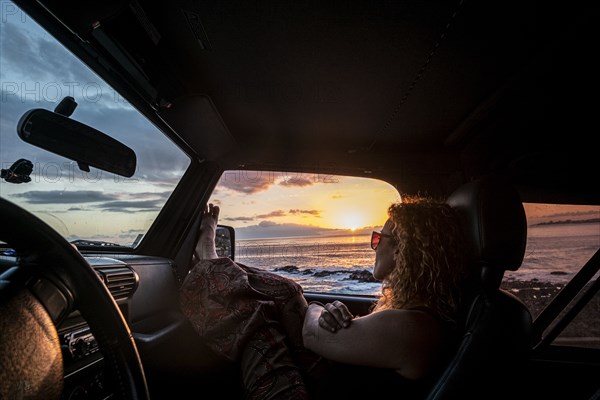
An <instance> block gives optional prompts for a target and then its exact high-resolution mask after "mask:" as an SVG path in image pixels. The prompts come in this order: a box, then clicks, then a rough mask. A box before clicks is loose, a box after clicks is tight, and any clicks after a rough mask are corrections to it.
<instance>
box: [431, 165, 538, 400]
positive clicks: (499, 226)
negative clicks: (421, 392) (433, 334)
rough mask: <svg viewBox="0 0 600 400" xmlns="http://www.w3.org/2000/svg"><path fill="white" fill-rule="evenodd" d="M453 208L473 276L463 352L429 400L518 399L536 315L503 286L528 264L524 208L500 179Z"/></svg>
mask: <svg viewBox="0 0 600 400" xmlns="http://www.w3.org/2000/svg"><path fill="white" fill-rule="evenodd" d="M447 202H448V204H450V205H451V206H452V207H454V208H455V209H456V210H457V211H458V212H459V214H460V217H461V219H462V223H463V224H464V228H465V233H466V240H467V242H468V245H469V257H470V259H471V262H472V263H473V268H474V270H473V271H474V275H473V277H472V279H471V286H469V287H467V288H465V293H464V297H463V304H462V306H461V308H462V310H461V315H462V318H461V322H460V325H461V329H463V334H462V337H461V340H460V343H459V345H458V349H457V351H456V353H455V354H454V356H453V357H452V358H451V360H450V363H449V364H448V365H447V366H446V368H445V369H444V371H443V372H442V374H441V376H440V377H439V379H438V380H437V382H436V383H435V384H434V386H433V389H432V390H431V391H430V392H429V395H428V396H427V400H441V399H475V398H477V399H499V398H517V397H518V394H519V391H518V385H519V383H518V382H519V379H520V378H521V377H522V376H523V373H522V370H521V368H522V367H523V365H524V360H525V356H526V354H527V351H528V349H529V345H530V335H531V323H532V322H531V314H530V313H529V311H528V310H527V308H526V307H525V305H524V304H523V303H522V302H521V301H520V300H519V299H518V298H516V297H515V296H513V295H512V294H510V293H508V292H505V291H504V290H502V289H500V284H501V281H502V277H503V275H504V272H505V271H506V270H511V271H515V270H517V269H518V268H519V267H520V266H521V263H522V261H523V256H524V253H525V244H526V240H527V225H526V218H525V212H524V209H523V204H522V203H521V200H520V198H519V195H518V193H517V191H516V190H515V189H514V188H513V187H512V186H511V185H510V184H509V183H508V182H507V181H505V180H503V179H501V178H496V177H489V178H485V179H481V180H477V181H474V182H470V183H468V184H465V185H464V186H462V187H460V188H459V189H457V190H456V191H455V192H454V193H453V194H452V195H451V196H450V197H449V198H448V201H447Z"/></svg>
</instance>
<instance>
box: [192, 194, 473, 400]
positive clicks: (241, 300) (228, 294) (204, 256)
mask: <svg viewBox="0 0 600 400" xmlns="http://www.w3.org/2000/svg"><path fill="white" fill-rule="evenodd" d="M218 214H219V208H218V207H214V206H213V205H209V207H208V209H207V210H206V212H205V214H204V216H203V220H202V227H201V229H202V233H201V238H200V240H199V246H198V247H197V249H196V252H195V257H196V258H197V259H198V260H200V261H199V262H198V263H197V264H196V266H194V268H193V269H192V271H191V272H190V275H188V277H187V278H186V280H185V282H184V284H183V287H182V305H183V309H184V312H185V313H186V315H187V316H188V317H189V318H190V320H191V321H192V324H193V325H194V327H195V328H196V330H197V331H198V332H199V333H200V334H201V336H202V337H203V338H204V339H205V340H206V341H207V343H208V344H209V345H210V346H211V347H212V348H213V349H214V350H215V351H217V352H218V353H220V354H222V355H224V356H225V357H227V358H229V359H231V360H234V361H238V362H240V364H241V366H242V374H243V378H244V385H245V388H246V390H247V392H248V394H249V397H250V398H278V396H281V398H306V397H308V396H309V394H308V392H309V391H311V392H313V393H311V394H312V395H316V394H322V393H325V392H330V393H335V394H340V393H341V390H340V389H341V388H342V387H343V386H345V385H340V384H339V382H336V383H333V384H332V385H327V384H323V381H325V382H327V381H328V380H330V379H334V380H336V379H335V378H332V377H337V376H338V375H336V374H340V373H341V374H342V377H344V376H345V375H344V374H347V373H349V372H351V371H356V370H352V369H351V368H345V367H344V366H361V367H368V368H371V371H377V372H376V374H374V375H373V376H384V375H385V376H386V378H385V379H386V381H389V382H392V381H393V380H394V378H392V379H391V380H390V379H389V377H390V376H393V377H395V378H398V382H420V381H426V380H427V378H429V377H431V376H432V375H433V374H435V372H436V371H437V367H439V366H440V365H439V363H440V362H441V361H443V360H444V354H445V352H446V351H447V350H448V349H450V348H451V345H452V343H453V339H454V337H453V328H454V326H455V320H456V310H457V305H458V301H459V299H458V288H459V287H460V283H461V281H462V279H463V278H465V277H466V275H467V273H468V271H467V263H466V261H465V259H464V256H463V254H464V250H463V239H462V232H461V230H460V227H459V224H458V221H457V218H456V216H455V213H454V210H453V209H452V208H451V207H450V206H448V205H446V204H444V203H437V202H434V201H431V200H427V199H420V198H414V199H413V198H409V199H406V200H404V201H403V202H402V203H397V204H392V205H391V206H390V207H389V209H388V220H387V221H386V222H385V225H384V226H383V229H382V231H381V232H373V234H372V237H371V247H372V248H373V250H375V252H376V253H375V266H374V270H373V275H374V277H375V278H376V279H379V280H381V281H382V282H383V285H382V295H381V297H380V299H379V301H378V302H377V303H376V305H375V307H374V308H373V310H372V312H371V313H369V314H368V315H365V316H361V317H356V318H353V316H352V315H351V313H350V312H349V310H348V308H347V307H346V306H345V305H344V304H343V303H341V302H339V301H335V302H333V303H329V304H326V305H323V304H320V303H316V302H315V303H312V304H309V305H307V304H306V301H305V300H304V297H303V296H302V289H301V288H300V286H299V285H297V284H296V283H294V282H292V281H290V280H288V279H285V278H283V277H280V276H278V275H276V274H272V273H269V272H265V271H262V270H258V269H256V268H251V267H247V266H244V265H241V264H239V263H234V262H233V261H231V260H229V259H223V258H221V259H219V258H218V257H217V255H216V252H215V249H214V231H215V229H216V225H217V220H218ZM307 350H308V351H307ZM340 371H341V372H340ZM360 371H361V372H364V371H367V370H366V369H361V370H360ZM390 371H394V372H393V374H391V375H390V374H389V372H390ZM380 372H381V373H380ZM383 372H385V373H383ZM315 377H317V378H319V379H314V378H315ZM361 379H365V378H364V377H363V378H361ZM307 385H308V389H307ZM316 392H319V393H316ZM313 397H316V396H313Z"/></svg>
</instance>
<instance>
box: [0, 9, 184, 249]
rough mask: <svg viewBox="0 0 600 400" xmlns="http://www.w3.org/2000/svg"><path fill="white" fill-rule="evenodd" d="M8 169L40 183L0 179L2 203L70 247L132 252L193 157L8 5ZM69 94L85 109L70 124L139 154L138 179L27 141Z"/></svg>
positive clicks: (0, 102)
mask: <svg viewBox="0 0 600 400" xmlns="http://www.w3.org/2000/svg"><path fill="white" fill-rule="evenodd" d="M0 82H1V93H0V164H1V168H2V169H3V170H8V169H9V168H10V167H11V166H12V165H13V164H14V163H15V162H16V161H18V160H19V159H26V160H29V161H30V162H31V163H32V165H33V171H32V172H31V175H30V178H31V181H30V182H27V183H18V184H16V183H11V182H9V181H8V180H6V179H0V195H1V196H2V197H3V198H5V199H7V200H9V201H11V202H13V203H16V204H18V205H20V206H21V207H23V208H25V209H27V210H28V211H30V212H32V213H34V214H35V215H36V216H38V217H40V218H41V219H42V220H44V221H45V222H47V223H48V224H49V225H50V226H52V227H53V228H54V229H55V230H57V231H58V232H59V233H61V234H62V235H63V236H64V237H65V238H67V239H68V240H69V241H72V242H74V241H78V242H77V243H84V244H88V245H111V244H118V245H122V246H133V247H135V245H136V244H137V243H139V241H140V239H141V238H142V237H143V235H144V234H145V233H146V232H147V230H148V228H149V227H150V225H151V224H152V223H153V221H154V220H155V218H156V216H157V214H158V213H159V211H160V210H161V208H162V206H163V205H164V204H165V203H166V201H167V199H168V198H169V196H170V195H171V193H172V192H173V190H174V188H175V186H176V185H177V183H178V182H179V180H180V179H181V177H182V176H183V174H184V172H185V170H186V169H187V167H188V165H189V163H190V159H189V158H188V157H187V155H186V154H185V153H184V152H183V151H182V150H181V149H179V148H178V147H177V146H176V145H175V144H174V143H173V142H171V141H170V140H169V139H168V138H167V137H166V136H165V135H164V134H163V133H162V132H161V131H160V130H158V129H157V128H156V126H154V125H153V124H152V123H150V122H149V121H148V120H147V119H146V118H145V117H143V116H142V115H141V114H140V113H139V112H138V111H137V110H136V109H135V108H134V107H132V106H131V105H130V104H129V103H128V102H127V101H126V100H125V99H124V98H123V97H122V96H120V95H119V93H117V92H116V91H115V90H113V88H111V87H110V86H109V85H108V84H107V83H106V82H104V81H103V80H102V79H100V78H99V77H98V76H97V75H96V74H95V73H93V72H92V71H91V70H90V69H89V68H88V67H86V66H85V65H84V64H83V63H82V62H81V61H80V60H79V59H77V58H76V57H74V56H73V55H72V54H71V53H70V52H69V51H68V50H67V49H66V48H65V47H63V46H62V45H61V44H59V43H58V42H57V41H56V40H55V39H54V38H53V37H52V36H51V35H50V34H48V33H47V32H46V31H44V30H43V29H42V28H41V27H40V26H39V25H37V24H36V23H35V22H34V21H33V20H32V19H31V18H30V17H29V16H27V15H26V14H25V13H24V12H22V11H21V10H20V9H19V8H18V7H17V6H15V5H14V4H13V3H11V2H8V1H3V2H2V21H1V23H0ZM66 96H71V97H73V98H74V99H75V102H76V103H77V104H78V105H77V108H76V109H75V111H74V113H73V114H72V115H71V118H72V119H74V120H77V121H80V122H83V123H86V124H88V125H90V126H92V127H94V128H96V129H98V130H100V131H102V132H104V133H106V134H108V135H109V136H111V137H113V138H115V139H117V140H119V141H121V142H123V143H124V144H125V145H127V146H129V147H130V148H131V149H133V150H134V151H135V153H136V156H137V169H136V172H135V174H134V175H133V176H132V177H130V178H124V177H122V176H119V175H116V174H111V173H107V172H104V171H101V170H98V169H94V168H92V169H91V170H90V172H84V171H82V170H81V169H80V168H79V167H78V165H77V163H75V162H74V161H72V160H69V159H66V158H63V157H60V156H57V155H55V154H53V153H50V152H48V151H45V150H43V149H40V148H38V147H34V146H32V145H30V144H27V143H25V142H23V141H22V140H21V139H20V138H19V136H18V135H17V129H16V128H17V123H18V121H19V118H20V117H21V116H22V115H23V114H24V113H25V112H26V111H28V110H30V109H33V108H42V109H47V110H51V111H52V110H54V108H55V107H56V105H57V104H58V103H59V102H60V101H61V100H62V99H63V98H65V97H66Z"/></svg>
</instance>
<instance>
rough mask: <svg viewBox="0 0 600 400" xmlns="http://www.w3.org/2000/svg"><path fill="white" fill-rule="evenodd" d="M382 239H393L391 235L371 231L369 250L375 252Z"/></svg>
mask: <svg viewBox="0 0 600 400" xmlns="http://www.w3.org/2000/svg"><path fill="white" fill-rule="evenodd" d="M382 237H386V238H392V239H393V238H394V236H393V235H388V234H387V233H381V232H377V231H373V233H371V248H372V249H373V250H377V246H379V243H380V242H381V238H382Z"/></svg>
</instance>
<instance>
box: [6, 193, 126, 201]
mask: <svg viewBox="0 0 600 400" xmlns="http://www.w3.org/2000/svg"><path fill="white" fill-rule="evenodd" d="M11 196H13V197H17V198H21V199H24V200H25V201H26V202H27V203H30V204H77V203H97V202H102V201H107V200H115V197H114V196H113V195H108V194H106V193H104V192H100V191H96V190H78V191H76V192H66V191H62V190H46V191H43V190H32V191H29V192H25V193H15V194H13V195H11Z"/></svg>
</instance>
